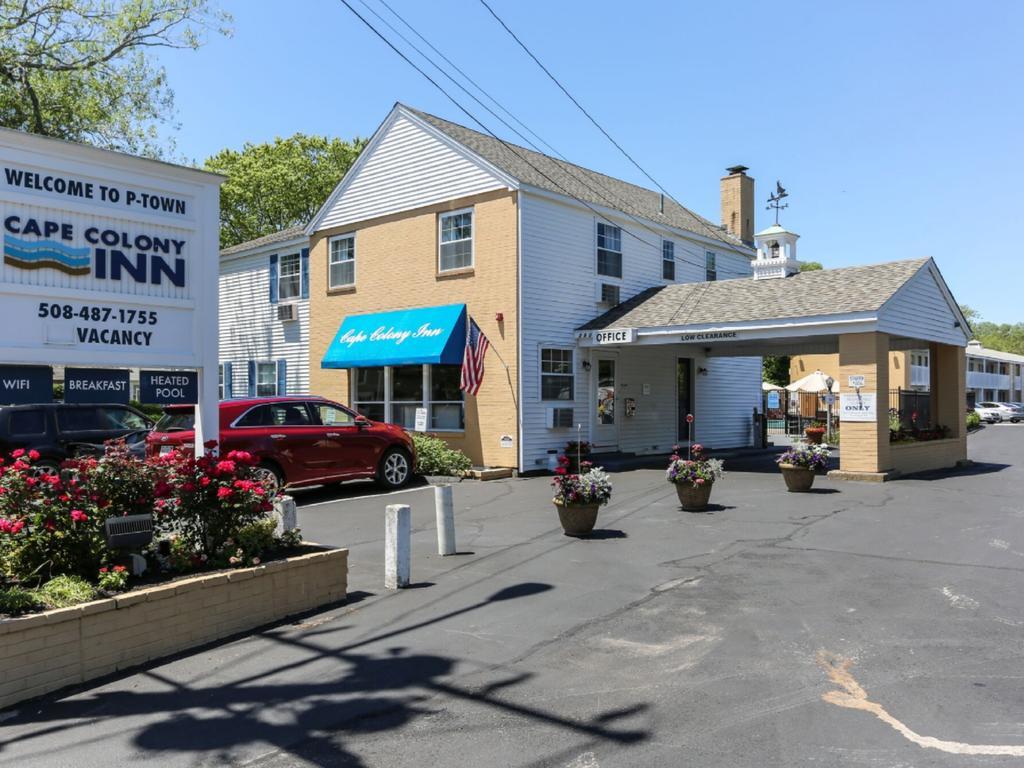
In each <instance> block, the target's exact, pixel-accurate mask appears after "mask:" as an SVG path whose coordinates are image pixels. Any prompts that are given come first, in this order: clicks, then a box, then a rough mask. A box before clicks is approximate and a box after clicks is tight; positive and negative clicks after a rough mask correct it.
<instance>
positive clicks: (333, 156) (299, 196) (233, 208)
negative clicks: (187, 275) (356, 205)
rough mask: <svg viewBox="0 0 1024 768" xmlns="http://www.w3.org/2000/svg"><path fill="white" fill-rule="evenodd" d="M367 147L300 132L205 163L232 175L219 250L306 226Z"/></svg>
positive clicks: (223, 203)
mask: <svg viewBox="0 0 1024 768" xmlns="http://www.w3.org/2000/svg"><path fill="white" fill-rule="evenodd" d="M364 146H366V140H365V139H360V138H358V137H357V138H355V139H353V140H352V141H342V140H341V139H330V138H327V137H326V136H307V135H305V134H303V133H296V134H295V135H294V136H291V137H289V138H287V139H282V138H277V139H274V140H273V141H272V142H267V143H264V144H246V145H245V146H244V147H242V150H241V151H236V150H233V149H225V150H222V151H220V152H218V153H217V154H216V155H214V156H213V157H210V158H209V159H207V161H206V163H205V167H206V169H207V170H209V171H215V172H216V173H222V174H224V175H225V176H227V177H228V179H227V181H225V182H224V184H223V185H222V186H221V188H220V245H221V247H222V248H227V247H228V246H231V245H237V244H238V243H244V242H245V241H247V240H253V239H255V238H257V237H263V236H264V235H269V234H272V233H274V232H278V231H280V230H282V229H287V228H288V227H294V226H298V225H301V224H307V223H308V222H309V220H310V219H311V218H313V215H314V214H315V213H316V212H317V211H318V210H319V209H320V206H321V205H323V204H324V201H325V200H326V199H327V197H328V195H330V194H331V191H332V190H333V189H334V187H335V186H337V184H338V182H339V181H340V180H341V177H342V176H344V175H345V173H346V172H347V171H348V169H349V168H350V167H351V166H352V163H354V162H355V159H356V158H357V157H358V156H359V153H360V152H361V151H362V149H363V147H364Z"/></svg>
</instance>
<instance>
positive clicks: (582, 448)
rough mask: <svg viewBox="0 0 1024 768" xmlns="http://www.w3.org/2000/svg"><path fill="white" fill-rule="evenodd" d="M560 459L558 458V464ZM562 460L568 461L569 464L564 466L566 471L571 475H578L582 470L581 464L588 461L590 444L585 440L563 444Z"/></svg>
mask: <svg viewBox="0 0 1024 768" xmlns="http://www.w3.org/2000/svg"><path fill="white" fill-rule="evenodd" d="M562 458H563V457H561V456H560V457H559V463H561V460H562ZM564 458H566V459H568V460H569V463H568V464H566V465H565V466H566V469H567V470H568V471H569V472H570V473H572V474H579V473H580V471H581V470H582V468H583V467H582V464H583V462H586V461H589V459H590V443H588V442H587V441H586V440H570V441H569V442H568V443H566V444H565V454H564Z"/></svg>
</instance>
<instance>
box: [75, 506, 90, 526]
mask: <svg viewBox="0 0 1024 768" xmlns="http://www.w3.org/2000/svg"><path fill="white" fill-rule="evenodd" d="M71 519H72V520H74V521H75V522H76V523H84V522H85V521H86V520H88V519H89V516H88V515H87V514H85V512H83V511H82V510H80V509H72V510H71Z"/></svg>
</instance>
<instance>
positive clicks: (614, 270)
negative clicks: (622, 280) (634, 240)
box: [597, 221, 622, 277]
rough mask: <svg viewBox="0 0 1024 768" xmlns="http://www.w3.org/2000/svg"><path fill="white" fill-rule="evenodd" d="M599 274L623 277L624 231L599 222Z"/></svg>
mask: <svg viewBox="0 0 1024 768" xmlns="http://www.w3.org/2000/svg"><path fill="white" fill-rule="evenodd" d="M597 274H599V275H607V276H608V277H622V230H621V229H620V228H619V227H616V226H614V225H612V224H605V223H604V222H603V221H599V222H597Z"/></svg>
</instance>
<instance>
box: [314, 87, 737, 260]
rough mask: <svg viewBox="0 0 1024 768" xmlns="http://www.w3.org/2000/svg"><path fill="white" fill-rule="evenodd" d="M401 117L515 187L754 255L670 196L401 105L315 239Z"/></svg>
mask: <svg viewBox="0 0 1024 768" xmlns="http://www.w3.org/2000/svg"><path fill="white" fill-rule="evenodd" d="M396 115H405V116H406V117H407V118H408V119H410V120H411V121H413V122H414V123H415V124H417V125H419V126H420V127H421V128H422V129H423V130H425V131H427V132H429V133H432V134H434V135H435V136H437V137H438V138H439V139H440V140H442V141H444V142H446V143H447V144H449V146H452V147H453V148H457V150H458V151H459V152H461V153H464V154H465V155H466V156H467V157H469V158H472V159H473V161H474V162H476V163H479V164H480V165H481V166H484V167H486V168H487V169H488V170H490V171H491V172H493V173H496V174H498V175H500V176H501V177H504V178H506V179H507V181H508V182H509V184H510V185H515V184H522V185H526V186H530V187H534V188H536V189H540V190H544V191H547V192H551V193H554V194H557V195H562V196H565V197H569V198H574V199H577V200H580V201H583V202H584V203H586V204H588V205H596V206H601V207H604V208H608V209H611V210H616V211H620V212H622V213H624V214H626V215H628V216H635V217H637V218H640V219H645V220H646V221H648V222H650V223H651V224H654V225H657V224H662V225H665V226H668V227H671V228H674V229H680V230H684V231H686V232H690V233H692V234H694V235H698V236H701V237H706V238H709V239H712V240H717V241H719V242H721V243H724V244H725V245H728V246H730V247H732V248H736V249H738V250H741V251H742V252H744V253H745V254H749V255H750V256H753V249H752V248H751V247H750V246H749V245H746V244H745V243H743V242H742V241H741V240H740V239H739V238H737V237H734V236H733V235H731V234H730V233H729V232H728V231H726V230H725V228H724V227H721V226H718V225H716V224H713V223H712V222H711V221H709V220H708V219H705V218H704V217H702V216H699V215H697V214H696V213H694V212H693V211H691V210H689V209H688V208H685V207H683V206H681V205H679V204H678V203H675V202H673V201H672V200H671V199H669V198H668V197H665V198H664V199H663V197H662V195H661V193H660V192H655V191H654V190H650V189H645V188H644V187H641V186H638V185H636V184H630V183H629V182H626V181H622V180H621V179H616V178H614V177H612V176H607V175H605V174H603V173H598V172H597V171H592V170H590V169H588V168H583V167H582V166H579V165H574V164H573V163H568V162H566V161H564V160H559V159H557V158H554V157H551V156H549V155H545V154H543V153H541V152H535V151H534V150H531V149H527V148H525V147H521V146H519V145H516V144H513V143H511V142H506V141H501V140H498V139H495V138H494V137H492V136H489V135H487V134H485V133H481V132H479V131H475V130H473V129H472V128H467V127H466V126H463V125H459V124H458V123H453V122H451V121H449V120H445V119H443V118H440V117H437V116H436V115H431V114H430V113H428V112H423V111H421V110H418V109H413V108H412V107H408V106H406V105H404V104H401V103H398V104H395V106H394V108H393V109H392V110H391V112H390V113H389V114H388V116H387V117H386V118H385V119H384V121H383V122H382V123H381V125H380V127H378V129H377V131H376V132H375V133H374V135H373V136H372V137H371V139H370V141H369V142H368V143H367V145H366V147H365V148H364V149H363V152H362V154H361V155H360V157H359V158H358V159H357V160H356V162H355V163H354V164H353V165H352V167H351V168H350V169H349V172H348V173H347V174H345V177H344V178H343V179H342V180H341V181H340V182H339V183H338V185H337V187H335V189H334V191H333V192H332V193H331V195H330V196H329V197H328V198H327V200H326V201H325V202H324V204H323V206H322V207H321V208H320V210H319V211H318V212H317V214H316V216H314V217H313V220H312V221H311V222H310V224H309V226H308V227H307V228H306V232H307V234H309V235H312V234H313V233H314V232H315V231H317V229H318V228H319V224H320V222H321V221H322V220H323V219H324V217H325V216H326V215H327V214H328V212H329V211H330V210H331V209H332V208H333V207H334V205H335V204H336V202H337V201H338V199H339V197H340V196H341V194H342V192H343V190H344V189H345V188H346V187H347V186H348V185H349V183H350V182H351V180H352V178H354V176H355V175H356V173H358V171H359V169H360V168H361V167H362V165H363V164H364V163H365V162H366V158H367V157H368V156H369V155H370V154H371V153H372V152H373V151H374V149H375V147H376V146H377V144H378V143H379V142H380V139H381V136H382V134H383V133H384V131H385V129H386V128H387V127H388V126H390V125H391V124H392V122H393V119H394V117H395V116H396ZM662 206H664V212H662Z"/></svg>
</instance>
